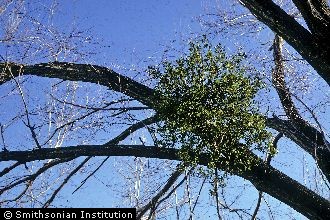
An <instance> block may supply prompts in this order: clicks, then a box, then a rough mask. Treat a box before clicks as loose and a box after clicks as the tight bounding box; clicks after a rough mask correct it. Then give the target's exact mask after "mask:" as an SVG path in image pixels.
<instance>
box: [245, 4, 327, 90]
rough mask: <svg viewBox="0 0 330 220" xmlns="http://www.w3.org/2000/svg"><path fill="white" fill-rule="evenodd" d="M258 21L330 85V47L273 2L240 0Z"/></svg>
mask: <svg viewBox="0 0 330 220" xmlns="http://www.w3.org/2000/svg"><path fill="white" fill-rule="evenodd" d="M240 2H241V3H242V4H243V6H245V7H246V8H248V9H249V10H250V11H251V13H252V14H254V15H255V16H256V17H257V19H258V20H260V21H261V22H263V23H264V24H265V25H267V26H268V27H269V28H270V29H271V30H272V31H274V32H276V33H277V34H279V35H280V36H281V37H283V39H284V40H285V41H286V42H288V43H289V44H290V45H291V46H292V47H293V48H294V49H295V50H296V51H297V52H298V53H299V54H300V55H301V56H302V57H303V58H304V59H305V60H306V61H307V62H308V63H309V64H310V65H311V66H312V67H313V68H314V69H315V70H316V71H317V73H318V74H319V75H320V76H321V77H322V78H323V79H324V80H325V81H326V82H327V83H328V85H330V60H329V57H330V46H329V44H328V43H327V40H328V39H327V40H325V41H321V40H320V39H318V38H317V37H316V36H314V35H313V34H312V33H310V32H309V31H308V30H306V29H305V28H304V27H303V26H301V25H300V24H299V23H298V22H297V21H296V20H295V19H294V18H293V17H292V16H290V15H288V14H287V13H286V12H285V11H284V10H283V9H282V8H281V7H280V6H278V5H276V4H275V3H274V2H273V1H271V0H240Z"/></svg>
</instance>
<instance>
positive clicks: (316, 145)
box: [266, 117, 330, 181]
mask: <svg viewBox="0 0 330 220" xmlns="http://www.w3.org/2000/svg"><path fill="white" fill-rule="evenodd" d="M266 125H267V126H268V127H270V128H273V129H275V130H277V131H278V132H281V133H283V134H284V135H285V136H286V137H288V138H289V139H290V140H292V141H294V142H295V143H296V144H297V145H299V146H300V147H301V148H302V149H304V150H305V151H306V152H307V153H309V154H310V155H311V156H312V157H313V158H314V159H315V161H316V162H317V163H318V165H319V167H320V169H321V170H322V172H323V174H324V175H325V176H326V178H327V179H328V181H330V160H329V158H330V151H329V150H328V148H327V146H329V144H330V143H329V142H327V140H326V139H325V138H324V136H323V135H322V133H321V132H319V131H318V130H317V129H316V128H314V127H312V126H299V130H298V127H297V126H295V125H293V124H292V122H290V121H288V120H282V119H279V118H277V117H274V118H267V119H266Z"/></svg>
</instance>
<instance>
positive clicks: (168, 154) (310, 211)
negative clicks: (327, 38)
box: [0, 145, 330, 219]
mask: <svg viewBox="0 0 330 220" xmlns="http://www.w3.org/2000/svg"><path fill="white" fill-rule="evenodd" d="M192 154H193V153H192ZM80 156H134V157H146V158H157V159H168V160H177V161H180V158H179V156H178V150H177V149H172V148H160V147H155V146H140V145H92V146H72V147H65V148H57V149H54V148H47V149H37V150H33V151H10V152H1V153H0V161H5V160H6V161H8V160H18V161H32V160H45V159H54V158H68V157H80ZM252 156H253V157H256V156H255V155H252ZM208 160H209V156H208V155H207V154H205V155H202V156H201V157H200V162H199V164H200V165H207V164H208ZM220 162H221V161H219V164H220ZM218 168H219V169H224V167H221V166H220V165H218ZM233 174H235V175H238V176H241V177H243V178H244V179H247V180H249V181H250V182H251V183H252V184H253V185H254V186H255V187H256V188H257V189H258V190H259V191H263V192H266V193H268V194H269V195H271V196H273V197H274V198H276V199H278V200H280V201H282V202H284V203H286V204H287V205H289V206H291V207H292V208H293V209H295V210H296V211H298V212H300V213H301V214H303V215H305V216H306V217H308V218H311V219H326V218H327V216H329V215H330V202H329V201H327V200H326V199H324V198H322V197H321V196H319V195H318V194H316V193H314V192H313V191H311V190H309V189H308V188H306V187H305V186H303V185H301V184H300V183H299V182H297V181H295V180H293V179H291V178H290V177H288V176H287V175H285V174H283V173H282V172H280V171H278V170H276V169H275V168H273V167H272V166H269V165H267V164H265V163H264V162H263V161H261V160H259V162H258V163H256V164H254V165H253V166H252V168H251V170H248V171H241V172H238V171H236V172H235V171H234V173H233Z"/></svg>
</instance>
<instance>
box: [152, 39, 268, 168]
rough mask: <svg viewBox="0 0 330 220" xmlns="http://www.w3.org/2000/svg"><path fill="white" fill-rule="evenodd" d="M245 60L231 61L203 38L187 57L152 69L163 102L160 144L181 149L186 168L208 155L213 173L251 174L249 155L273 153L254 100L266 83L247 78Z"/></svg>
mask: <svg viewBox="0 0 330 220" xmlns="http://www.w3.org/2000/svg"><path fill="white" fill-rule="evenodd" d="M244 57H245V55H244V54H242V53H239V54H236V55H234V56H230V57H228V56H227V55H226V54H225V51H224V50H223V48H222V47H221V46H220V45H217V46H216V47H212V46H211V45H210V44H209V42H208V41H207V40H205V39H204V40H202V41H200V42H197V43H196V42H195V43H190V49H189V53H188V54H187V56H185V57H181V58H180V59H178V60H176V61H175V62H167V61H165V62H163V63H162V66H161V67H160V68H155V67H149V72H150V73H151V74H152V76H154V77H155V78H156V79H158V85H157V86H156V91H157V92H158V93H159V97H161V98H160V99H159V100H158V103H157V112H158V113H159V115H160V117H161V118H162V119H163V122H162V125H161V126H160V128H159V134H160V137H161V138H160V141H159V142H160V144H162V145H163V146H170V147H175V148H179V149H180V156H181V159H182V160H183V161H184V162H186V163H187V164H197V163H198V161H199V160H200V159H201V158H200V157H201V155H204V156H205V155H209V158H208V161H209V163H208V167H209V168H215V166H216V165H219V164H221V165H222V166H223V167H225V169H226V170H227V171H229V172H230V171H232V170H236V171H237V170H238V171H239V170H246V169H249V167H250V165H251V163H253V159H252V157H250V156H249V155H250V154H249V153H248V152H250V150H259V151H265V150H266V149H268V147H269V139H270V134H269V132H267V131H266V130H265V120H264V118H263V117H262V115H260V114H259V113H258V108H257V103H256V102H255V101H254V98H255V95H256V93H257V92H258V90H260V89H261V88H262V82H261V81H260V80H259V79H257V78H251V77H248V76H246V68H244V66H243V65H242V60H244Z"/></svg>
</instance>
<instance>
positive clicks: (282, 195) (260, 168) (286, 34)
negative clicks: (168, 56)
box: [0, 1, 330, 219]
mask: <svg viewBox="0 0 330 220" xmlns="http://www.w3.org/2000/svg"><path fill="white" fill-rule="evenodd" d="M242 2H243V4H244V6H246V7H247V8H248V9H249V10H251V12H252V13H253V14H255V15H256V16H257V18H258V19H259V20H260V21H262V22H264V23H265V24H266V25H267V26H269V27H270V28H271V29H272V30H273V31H274V32H276V33H277V34H278V35H276V37H275V40H274V44H273V56H274V61H275V67H274V71H273V74H272V80H273V85H274V87H275V88H276V91H277V92H278V95H279V98H280V100H281V103H282V105H283V108H284V111H285V113H286V116H287V118H288V119H287V120H285V119H280V118H279V117H276V116H274V117H270V118H266V119H265V122H266V125H267V126H268V127H270V128H272V129H275V130H276V131H278V133H279V134H280V136H281V134H283V135H285V136H286V137H287V138H289V139H290V140H292V141H293V142H295V143H296V144H297V145H299V146H300V147H301V148H302V149H303V150H304V151H306V152H307V153H309V154H310V155H311V156H312V157H313V158H314V160H315V162H316V163H317V164H318V166H319V167H320V169H321V170H322V172H323V174H324V176H325V177H326V178H327V180H328V181H329V180H330V164H329V160H328V158H329V156H330V150H329V148H330V145H329V142H328V141H327V139H326V135H325V134H324V131H323V130H322V127H321V126H319V127H318V128H315V127H314V126H312V125H311V123H310V122H308V121H307V120H305V119H304V118H303V116H302V115H301V114H300V113H299V110H298V109H297V107H296V104H295V103H294V101H293V99H294V98H296V97H292V94H291V93H290V91H289V90H288V88H287V86H286V82H285V77H284V74H285V73H284V64H283V57H282V38H283V39H284V40H286V41H287V42H288V43H289V44H291V45H292V46H293V48H295V49H296V50H297V51H298V52H299V53H300V54H301V56H302V57H303V58H304V59H306V60H307V61H308V62H309V63H310V65H311V66H313V68H314V69H315V70H316V71H317V73H318V74H319V75H320V76H321V77H322V78H323V79H324V80H325V81H326V82H327V83H328V84H329V68H330V67H329V66H330V65H329V60H328V59H327V57H328V55H329V53H330V49H329V45H328V44H326V39H328V38H327V35H328V33H330V32H329V31H327V30H328V29H327V28H328V26H329V25H327V24H328V23H329V19H330V18H329V9H328V6H327V4H326V2H323V1H315V3H314V2H312V3H308V4H307V3H306V4H304V3H300V2H298V1H294V3H295V5H296V6H297V8H298V10H299V11H300V12H301V14H302V16H303V17H304V19H305V21H306V23H307V25H308V28H309V30H310V31H308V30H307V29H305V28H304V27H303V26H302V25H300V24H299V23H298V22H296V21H295V19H294V18H292V17H291V16H290V15H288V14H287V13H286V12H285V11H284V10H282V9H281V8H280V7H279V6H277V5H276V4H275V3H273V2H272V1H242ZM309 4H310V5H309ZM312 9H313V10H312ZM314 9H315V10H314ZM316 12H317V14H316ZM279 14H280V15H281V16H278V15H279ZM320 48H322V49H320ZM9 61H10V60H6V59H5V60H4V62H3V63H1V66H0V67H1V69H2V71H1V84H0V85H2V86H3V85H5V84H6V83H7V82H9V81H10V80H14V82H15V84H16V85H17V88H18V90H19V91H20V95H21V97H22V99H23V102H25V101H24V95H23V92H22V89H20V82H19V81H18V80H17V78H18V77H19V76H20V75H22V74H24V75H25V76H26V75H33V76H37V77H46V78H56V79H61V80H66V81H74V82H88V83H93V84H98V85H101V86H104V87H107V88H108V89H109V90H112V91H115V92H118V93H120V94H124V95H126V96H127V97H129V99H134V100H137V101H139V102H140V103H141V104H142V105H143V106H138V107H134V106H132V105H129V106H128V107H127V106H125V105H123V106H121V107H120V108H118V106H116V107H114V108H112V107H111V105H113V104H116V103H115V100H112V102H108V103H105V104H104V105H103V106H101V107H99V108H96V107H88V106H79V105H77V104H76V106H75V107H78V108H85V109H87V110H88V111H87V112H83V113H82V115H81V116H80V117H76V118H73V120H69V122H67V123H63V124H62V125H60V126H58V127H57V128H56V129H55V130H54V132H53V134H52V135H50V137H51V138H52V137H53V136H54V135H55V134H57V132H59V131H60V130H61V129H63V128H67V127H69V128H70V126H71V127H73V126H74V124H75V123H78V122H79V120H80V119H84V118H86V117H88V116H89V115H92V114H95V113H96V112H98V111H101V110H104V109H108V110H109V109H110V110H111V111H118V112H117V113H118V114H121V113H122V111H123V112H125V111H129V110H132V111H134V110H143V109H154V110H156V112H157V109H158V106H157V103H158V100H160V99H161V98H162V97H161V94H159V93H157V92H155V90H154V89H153V88H150V87H148V86H145V85H143V84H142V83H139V82H137V81H135V80H133V79H131V78H129V77H125V76H122V75H120V74H118V73H116V72H115V71H113V70H111V69H109V68H106V67H102V66H98V65H91V64H79V63H74V62H57V61H56V62H49V63H37V64H26V63H19V62H9ZM125 98H126V97H125ZM59 101H61V100H59ZM62 102H63V101H62ZM117 103H118V102H117ZM119 103H125V100H121V101H120V102H119ZM65 104H67V105H68V104H70V102H69V101H65ZM71 104H72V105H75V104H74V103H71ZM72 105H71V106H72ZM24 111H25V113H23V114H22V115H23V116H22V117H23V118H24V123H25V126H26V128H27V130H28V131H29V132H30V136H31V140H32V143H31V142H30V144H31V145H32V146H33V145H34V146H35V148H36V149H34V150H21V151H14V150H12V149H11V148H10V146H7V145H5V142H3V147H4V149H3V151H2V152H1V153H0V158H1V161H14V162H15V161H16V162H15V163H11V164H9V166H8V167H7V168H5V169H3V170H2V172H1V177H5V175H7V174H9V173H11V172H13V171H14V169H15V168H17V167H20V166H22V165H24V164H27V163H29V162H32V161H38V160H47V159H52V160H49V161H48V162H46V163H45V164H44V165H43V166H40V168H39V169H38V170H37V171H35V172H34V173H32V174H30V175H27V176H26V177H19V176H18V177H17V179H15V180H14V181H13V182H11V183H7V184H6V185H5V186H2V188H1V191H0V192H1V194H3V193H5V192H8V191H9V190H11V189H14V188H15V187H16V186H20V185H21V184H26V187H25V188H23V190H21V194H18V196H17V197H16V198H15V199H17V198H19V197H21V196H22V195H23V194H24V193H25V192H26V191H27V190H28V189H29V187H30V186H31V184H32V183H33V182H34V181H35V180H36V179H37V178H38V176H39V175H40V174H42V173H44V172H45V171H46V170H49V169H50V168H52V167H55V166H56V165H58V164H61V163H66V162H68V161H73V160H74V159H76V158H78V157H81V156H85V159H84V160H83V161H82V162H81V163H80V165H78V166H76V167H75V169H71V170H70V172H69V174H68V175H67V176H66V177H65V178H64V179H63V183H62V184H60V186H59V187H58V188H57V189H55V190H54V192H53V194H52V195H51V197H50V198H49V199H48V200H47V201H46V202H45V203H44V204H43V206H45V207H48V206H49V205H50V204H51V203H52V201H53V200H54V198H55V197H56V195H57V194H58V192H59V191H60V190H61V189H62V188H63V186H64V185H65V184H66V183H67V182H68V180H69V179H70V178H71V177H72V176H73V175H74V174H75V173H77V171H78V170H80V169H81V168H82V167H83V166H84V165H85V164H86V163H87V162H88V161H89V160H90V159H91V158H93V157H95V156H107V158H106V159H105V161H106V160H107V159H108V158H109V157H110V156H136V157H147V158H158V159H169V160H177V161H180V160H181V157H179V154H178V150H177V149H175V148H163V147H157V146H146V145H145V144H144V143H142V145H127V144H120V142H121V141H122V140H124V139H125V138H127V137H128V136H129V135H130V134H131V133H133V132H134V131H137V130H138V129H140V128H143V127H145V126H148V125H151V124H153V123H155V122H158V121H160V120H161V118H160V117H158V115H157V114H155V115H154V116H152V117H149V118H146V119H143V120H140V121H139V122H137V123H134V124H132V125H130V126H128V127H127V128H126V129H125V130H124V131H122V132H121V133H120V134H119V135H118V136H116V137H115V138H113V139H112V140H110V141H109V140H108V141H107V142H106V143H105V144H99V145H96V144H94V145H84V144H79V145H74V146H70V145H69V144H68V145H67V146H65V147H58V148H57V147H56V148H47V147H45V146H47V145H45V144H44V143H43V142H41V141H40V137H38V133H39V132H41V131H42V129H40V128H39V127H37V126H35V125H33V124H32V123H31V120H30V117H32V115H33V113H31V112H29V111H28V108H27V105H25V110H24ZM114 114H116V113H114ZM316 121H317V120H316ZM2 128H3V127H2V126H1V129H2ZM1 134H3V132H2V131H1ZM280 136H278V138H280ZM51 138H48V140H47V141H46V142H45V143H47V144H49V140H50V139H51ZM278 138H275V140H274V142H273V146H274V147H276V142H277V141H278ZM2 139H3V140H4V138H3V137H2ZM32 146H30V148H31V147H32ZM248 153H249V154H250V155H251V157H252V158H254V159H255V161H256V162H255V163H253V164H252V166H251V167H250V169H247V170H244V171H242V170H233V174H235V175H238V176H241V177H243V178H244V179H247V180H249V181H250V182H251V183H252V184H253V185H254V186H255V187H256V188H257V189H258V190H259V191H260V192H265V193H267V194H269V195H271V196H273V197H274V198H276V199H278V200H280V201H282V202H284V203H286V204H287V205H289V206H290V207H292V208H293V209H295V210H297V211H298V212H300V213H302V214H303V215H305V216H306V217H308V218H311V219H326V218H327V216H329V215H330V204H329V201H328V200H326V199H325V198H323V197H322V196H320V195H318V194H317V193H315V192H313V191H312V190H310V189H308V188H307V187H305V186H303V185H302V184H301V183H299V182H297V181H295V180H293V179H292V178H290V177H289V176H287V175H285V174H284V173H282V172H280V171H279V170H277V169H275V168H274V167H273V166H271V165H270V160H271V156H269V157H268V158H267V160H266V162H265V161H263V160H261V159H260V157H258V156H257V155H256V154H255V153H254V152H252V151H249V152H248ZM191 154H192V155H193V153H191ZM198 163H199V164H200V165H207V164H208V163H209V155H208V154H207V153H206V154H201V155H200V160H199V162H198ZM102 164H103V163H102ZM102 164H101V165H100V166H102ZM216 168H217V169H219V170H224V169H226V167H224V165H223V164H221V163H218V164H216ZM96 171H97V169H96ZM181 173H182V171H180V169H179V171H175V172H174V173H173V175H172V176H171V178H170V179H169V181H168V184H167V185H165V186H164V188H163V189H164V190H162V191H160V192H159V194H158V195H157V196H155V197H154V198H153V199H152V200H151V202H150V203H148V204H147V205H146V206H145V208H144V209H141V210H140V213H145V212H146V211H147V210H148V209H151V210H155V209H156V208H157V203H158V202H159V201H160V198H161V197H162V196H163V195H164V194H165V192H166V191H167V190H168V189H169V187H170V185H171V184H173V182H174V181H175V180H177V178H178V176H179V175H180V174H181ZM147 208H148V209H147ZM150 213H151V214H152V212H150Z"/></svg>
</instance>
